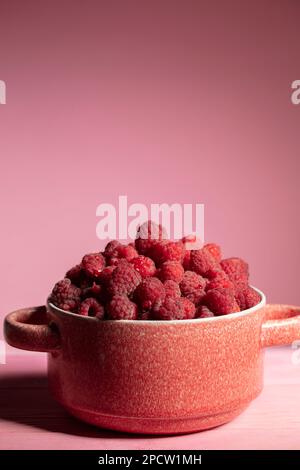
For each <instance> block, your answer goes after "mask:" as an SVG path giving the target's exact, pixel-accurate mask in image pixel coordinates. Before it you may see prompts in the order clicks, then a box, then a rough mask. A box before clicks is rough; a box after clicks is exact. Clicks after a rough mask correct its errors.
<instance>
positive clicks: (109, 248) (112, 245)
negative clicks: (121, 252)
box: [104, 240, 121, 257]
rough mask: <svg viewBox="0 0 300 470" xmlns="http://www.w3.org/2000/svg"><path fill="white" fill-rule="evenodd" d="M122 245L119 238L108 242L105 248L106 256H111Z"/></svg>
mask: <svg viewBox="0 0 300 470" xmlns="http://www.w3.org/2000/svg"><path fill="white" fill-rule="evenodd" d="M120 245H121V243H120V242H118V240H111V241H110V242H108V244H107V245H106V247H105V249H104V256H105V257H111V256H112V255H113V253H114V252H115V250H116V248H117V247H118V246H120Z"/></svg>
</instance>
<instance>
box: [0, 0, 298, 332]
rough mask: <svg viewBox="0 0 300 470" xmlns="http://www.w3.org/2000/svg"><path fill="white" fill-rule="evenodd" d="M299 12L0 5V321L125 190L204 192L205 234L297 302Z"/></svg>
mask: <svg viewBox="0 0 300 470" xmlns="http://www.w3.org/2000/svg"><path fill="white" fill-rule="evenodd" d="M299 17H300V4H299V2H296V1H293V0H290V1H285V2H283V1H282V0H270V1H267V0H263V1H244V2H240V1H232V0H229V1H227V2H221V1H189V0H184V1H183V0H182V1H165V0H163V1H158V0H151V1H143V2H141V1H115V0H112V1H110V2H108V1H99V0H98V1H93V0H89V1H85V2H83V1H77V0H60V1H58V0H55V1H48V2H45V1H44V2H39V1H37V0H36V1H35V0H27V1H26V2H22V1H21V0H20V1H17V0H2V1H1V5H0V79H2V80H5V81H6V84H7V104H6V105H5V106H0V155H1V172H0V192H1V193H0V194H1V213H0V214H1V244H0V250H1V269H0V285H1V294H2V295H1V299H0V302H1V303H0V315H1V317H2V316H3V315H4V314H5V313H7V312H8V311H10V310H12V309H15V308H17V307H21V306H27V305H34V304H41V303H43V302H44V301H45V298H46V297H47V295H48V293H49V290H50V289H51V287H52V285H53V284H54V282H55V281H56V280H57V279H59V278H61V277H62V276H63V274H64V272H65V271H66V268H67V267H69V266H70V265H72V264H74V263H76V262H77V261H78V260H79V259H80V258H81V256H82V254H83V253H85V252H88V251H93V250H98V249H100V248H101V247H102V245H103V244H102V243H101V242H100V241H99V240H98V239H97V237H96V222H97V219H96V215H95V211H96V207H97V205H98V204H99V203H101V202H110V203H115V202H116V201H117V197H118V195H119V194H127V195H128V199H129V203H133V202H143V203H147V204H149V203H151V202H168V203H172V202H180V203H197V202H198V203H204V204H205V210H206V213H205V219H206V226H205V231H206V239H207V240H212V241H216V242H219V243H221V244H222V246H223V251H224V254H225V256H231V255H237V256H242V257H244V258H245V259H247V260H248V261H249V263H250V266H251V273H252V283H253V284H254V285H257V286H258V287H259V288H261V289H262V290H264V291H265V292H266V294H267V296H268V299H269V301H272V302H283V303H291V304H299V303H300V298H299V295H300V294H299V261H300V260H299V238H300V222H299V210H298V203H299V195H300V191H299V184H298V178H299V170H300V164H299V126H300V106H298V107H297V106H295V105H292V103H291V99H290V95H291V89H290V86H291V83H292V82H293V81H294V80H296V79H299V78H300V76H299V75H300V68H299V66H300V29H299ZM1 334H2V333H1Z"/></svg>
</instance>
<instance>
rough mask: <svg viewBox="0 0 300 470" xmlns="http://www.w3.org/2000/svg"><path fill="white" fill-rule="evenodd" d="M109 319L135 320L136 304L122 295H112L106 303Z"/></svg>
mask: <svg viewBox="0 0 300 470" xmlns="http://www.w3.org/2000/svg"><path fill="white" fill-rule="evenodd" d="M107 316H108V318H109V319H110V320H136V319H137V306H136V304H134V303H133V302H131V300H129V299H128V297H126V296H124V295H114V296H113V298H112V299H111V301H110V302H109V303H108V305H107Z"/></svg>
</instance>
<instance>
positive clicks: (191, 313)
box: [180, 297, 196, 319]
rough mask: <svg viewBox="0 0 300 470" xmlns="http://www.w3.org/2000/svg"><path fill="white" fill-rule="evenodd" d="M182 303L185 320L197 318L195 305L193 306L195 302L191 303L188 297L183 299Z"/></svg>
mask: <svg viewBox="0 0 300 470" xmlns="http://www.w3.org/2000/svg"><path fill="white" fill-rule="evenodd" d="M180 301H181V303H182V304H183V308H184V318H186V319H190V318H195V313H196V307H195V304H193V302H191V301H190V300H189V299H187V298H186V297H182V298H181V299H180Z"/></svg>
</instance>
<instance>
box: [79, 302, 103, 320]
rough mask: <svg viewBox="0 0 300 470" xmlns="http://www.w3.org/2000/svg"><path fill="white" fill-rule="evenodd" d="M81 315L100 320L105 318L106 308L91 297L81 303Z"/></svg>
mask: <svg viewBox="0 0 300 470" xmlns="http://www.w3.org/2000/svg"><path fill="white" fill-rule="evenodd" d="M79 314H80V315H85V316H89V317H97V318H99V320H102V319H103V318H104V307H103V305H101V304H100V303H99V302H97V300H96V299H94V298H93V297H89V298H87V299H85V300H84V301H83V302H81V305H80V308H79Z"/></svg>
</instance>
